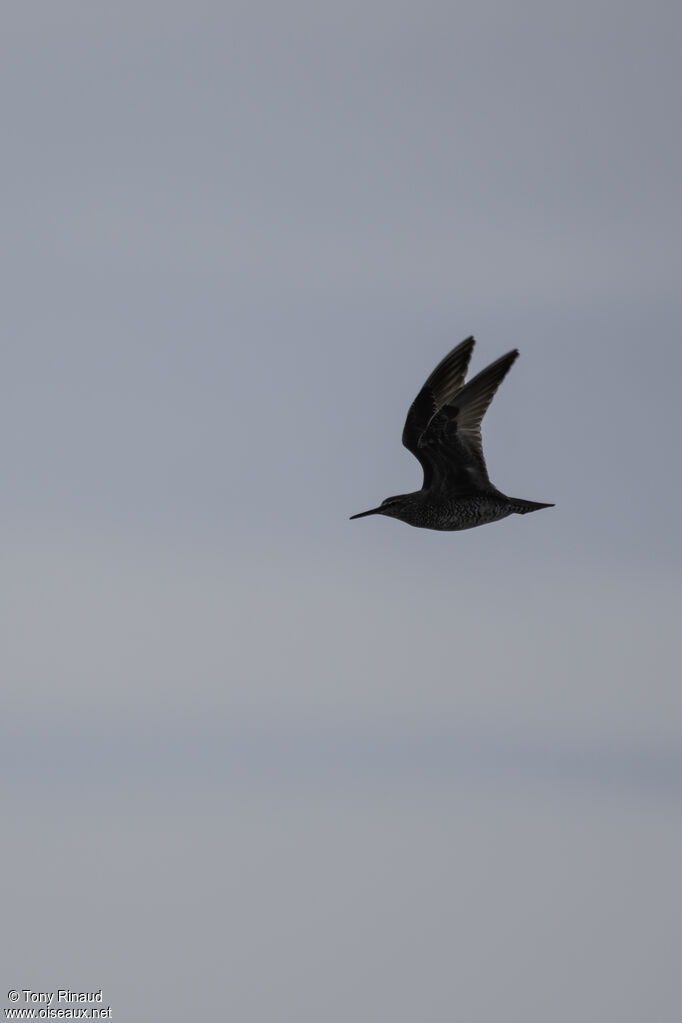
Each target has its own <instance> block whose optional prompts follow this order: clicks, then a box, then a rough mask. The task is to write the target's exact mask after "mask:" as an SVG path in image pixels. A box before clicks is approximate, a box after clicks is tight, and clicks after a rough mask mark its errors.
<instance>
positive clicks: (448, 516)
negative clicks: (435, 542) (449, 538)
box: [415, 497, 511, 531]
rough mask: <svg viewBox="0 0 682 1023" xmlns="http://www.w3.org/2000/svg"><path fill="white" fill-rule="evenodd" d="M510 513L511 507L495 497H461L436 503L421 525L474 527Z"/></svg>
mask: <svg viewBox="0 0 682 1023" xmlns="http://www.w3.org/2000/svg"><path fill="white" fill-rule="evenodd" d="M508 515H511V508H510V507H509V506H508V505H505V504H502V502H501V501H497V500H495V499H493V498H485V497H483V498H478V497H477V498H460V499H458V500H451V501H446V502H443V503H442V504H440V503H439V504H434V505H433V506H432V507H431V509H430V514H428V515H426V516H425V517H424V518H425V521H423V522H420V523H419V525H421V526H424V527H425V528H426V529H439V530H444V531H445V530H449V531H451V530H456V529H474V527H475V526H484V525H485V524H486V523H488V522H497V521H498V520H499V519H506V517H507V516H508ZM415 525H416V523H415Z"/></svg>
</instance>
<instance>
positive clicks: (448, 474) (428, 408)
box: [351, 337, 553, 530]
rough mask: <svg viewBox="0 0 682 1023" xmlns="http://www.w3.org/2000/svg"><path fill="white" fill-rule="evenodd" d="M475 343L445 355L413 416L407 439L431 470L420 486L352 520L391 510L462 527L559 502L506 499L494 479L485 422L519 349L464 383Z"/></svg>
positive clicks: (435, 524) (434, 525)
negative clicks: (486, 456) (489, 466)
mask: <svg viewBox="0 0 682 1023" xmlns="http://www.w3.org/2000/svg"><path fill="white" fill-rule="evenodd" d="M474 344H475V342H474V339H473V337H468V338H467V339H466V340H465V341H462V343H461V344H459V345H457V347H456V348H453V350H452V351H451V352H450V353H449V354H448V355H446V356H445V358H444V359H443V360H442V362H440V363H439V364H438V365H437V366H436V368H435V369H434V371H433V373H432V374H431V376H430V377H429V378H428V380H427V381H426V383H425V384H424V386H423V387H422V389H421V391H420V392H419V394H418V395H417V397H416V398H415V400H414V401H413V402H412V405H411V406H410V409H409V411H408V413H407V419H406V420H405V428H404V430H403V444H404V445H405V447H406V448H407V449H408V451H411V452H412V454H413V455H414V456H415V457H416V458H417V459H418V460H419V462H420V464H421V466H422V469H423V470H424V482H423V484H422V488H421V490H416V491H415V492H414V493H412V494H399V495H398V496H397V497H387V498H386V500H385V501H382V503H381V504H380V505H379V507H378V508H371V509H370V510H369V511H366V512H360V513H359V514H358V515H351V518H353V519H359V518H363V517H364V516H365V515H389V516H390V517H391V518H396V519H401V521H403V522H407V523H408V524H409V525H411V526H419V527H421V528H423V529H440V530H455V529H472V528H473V527H474V526H482V525H484V524H485V523H486V522H496V521H497V520H498V519H504V518H506V517H507V515H512V514H518V515H525V514H526V513H527V512H531V511H537V510H538V509H539V508H551V507H553V505H551V504H544V503H540V502H539V501H525V500H523V499H522V498H516V497H507V496H506V495H505V494H503V493H501V492H500V491H499V490H497V488H496V487H495V486H493V484H492V483H491V482H490V478H489V477H488V470H487V468H486V464H485V459H484V457H483V445H482V442H481V420H482V419H483V416H484V415H485V413H486V411H487V409H488V406H489V405H490V402H491V401H492V400H493V397H494V395H495V392H496V391H497V388H498V387H499V386H500V384H501V383H502V381H503V380H504V378H505V376H506V375H507V373H508V372H509V369H510V368H511V366H512V364H513V363H514V361H515V360H516V358H517V357H518V354H519V353H518V351H517V350H516V349H514V351H511V352H508V353H507V354H506V355H503V356H501V358H499V359H497V360H496V361H495V362H492V363H491V364H490V365H489V366H487V367H486V368H485V369H484V370H482V371H481V372H480V373H479V374H478V375H477V376H475V377H473V378H472V379H471V380H470V381H469V382H468V383H466V384H465V383H464V380H465V377H466V372H467V369H468V366H469V360H470V359H471V353H472V351H473V348H474Z"/></svg>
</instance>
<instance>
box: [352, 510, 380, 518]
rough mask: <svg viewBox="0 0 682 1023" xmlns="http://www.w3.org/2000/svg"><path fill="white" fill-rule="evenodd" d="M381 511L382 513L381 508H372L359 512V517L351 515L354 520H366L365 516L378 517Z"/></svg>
mask: <svg viewBox="0 0 682 1023" xmlns="http://www.w3.org/2000/svg"><path fill="white" fill-rule="evenodd" d="M380 511H381V508H370V510H369V511H366V512H358V514H357V515H351V518H352V519H364V517H365V515H378V514H379V513H380Z"/></svg>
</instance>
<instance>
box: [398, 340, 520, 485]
mask: <svg viewBox="0 0 682 1023" xmlns="http://www.w3.org/2000/svg"><path fill="white" fill-rule="evenodd" d="M473 347H474V339H473V338H467V339H466V341H462V343H461V344H460V345H457V347H456V348H454V349H453V350H452V351H451V352H450V354H449V355H446V357H445V358H444V359H443V361H442V362H441V363H439V364H438V366H436V368H435V370H434V371H433V373H432V374H431V376H430V377H429V379H428V380H427V381H426V383H425V384H424V386H423V387H422V389H421V391H420V392H419V394H418V395H417V397H416V398H415V400H414V402H413V403H412V406H411V407H410V410H409V412H408V413H407V419H406V421H405V428H404V430H403V444H404V445H405V447H406V448H407V449H408V450H409V451H411V452H412V454H413V455H415V457H416V458H417V459H418V460H419V462H420V463H421V466H422V468H423V470H424V482H423V489H425V490H426V489H430V488H432V487H437V486H441V485H442V486H444V487H446V488H447V489H448V490H449V491H451V492H453V493H462V494H466V493H472V492H476V491H480V490H494V489H495V488H494V487H493V485H492V484H491V482H490V479H489V477H488V471H487V469H486V464H485V459H484V457H483V445H482V442H481V420H482V419H483V416H484V415H485V413H486V411H487V409H488V406H489V405H490V402H491V401H492V400H493V397H494V395H495V392H496V391H497V388H498V387H499V386H500V384H501V383H502V380H503V379H504V377H505V376H506V375H507V373H508V372H509V369H510V367H511V365H512V363H513V362H514V361H515V359H516V358H517V356H518V354H519V353H518V351H516V350H514V351H512V352H508V353H507V354H506V355H503V356H502V357H501V358H499V359H497V360H496V361H495V362H493V363H491V364H490V366H487V367H486V368H485V369H484V370H482V371H481V372H480V373H478V374H477V375H476V376H475V377H473V379H471V380H470V381H469V383H468V384H464V377H465V374H466V370H467V367H468V364H469V359H470V358H471V352H472V349H473Z"/></svg>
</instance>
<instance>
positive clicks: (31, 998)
mask: <svg viewBox="0 0 682 1023" xmlns="http://www.w3.org/2000/svg"><path fill="white" fill-rule="evenodd" d="M21 991H22V994H23V996H24V1001H25V1002H39V1003H40V1004H41V1005H52V1004H53V1003H54V1002H57V1004H59V1003H60V1002H61V1003H62V1004H64V1002H101V1001H102V988H100V989H99V991H72V990H71V988H69V987H60V988H57V990H56V991H32V990H31V988H30V987H24V988H22V989H21Z"/></svg>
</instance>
